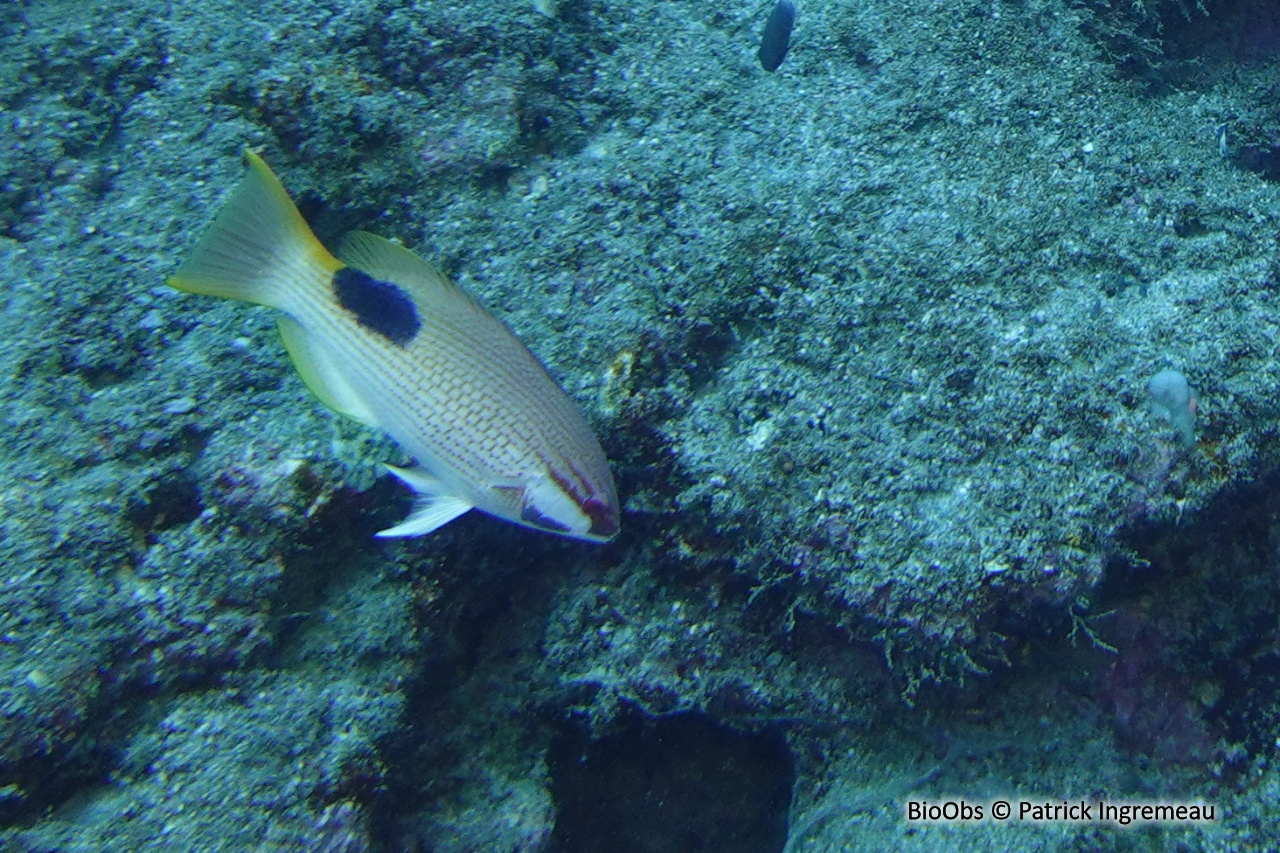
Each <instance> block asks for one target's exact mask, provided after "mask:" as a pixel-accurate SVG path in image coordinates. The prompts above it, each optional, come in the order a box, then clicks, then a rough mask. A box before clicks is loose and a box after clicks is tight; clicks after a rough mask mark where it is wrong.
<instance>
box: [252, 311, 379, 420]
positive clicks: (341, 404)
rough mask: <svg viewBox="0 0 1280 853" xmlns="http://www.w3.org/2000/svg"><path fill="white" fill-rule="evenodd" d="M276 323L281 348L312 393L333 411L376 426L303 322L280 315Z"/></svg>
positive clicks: (329, 356)
mask: <svg viewBox="0 0 1280 853" xmlns="http://www.w3.org/2000/svg"><path fill="white" fill-rule="evenodd" d="M276 322H277V325H278V326H279V327H280V337H281V338H283V339H284V347H285V349H287V350H288V351H289V358H291V359H292V360H293V366H294V367H296V368H297V370H298V375H299V376H301V377H302V381H303V382H305V383H306V385H307V388H309V389H310V390H311V393H312V394H315V395H316V396H317V397H319V398H320V402H321V403H324V404H325V405H326V406H328V407H329V408H330V409H333V410H334V411H335V412H338V413H339V414H343V415H346V416H347V417H349V418H354V419H356V420H358V421H360V422H361V423H364V424H368V425H369V426H371V427H377V426H378V419H377V418H376V417H374V414H373V412H372V411H371V410H370V409H369V406H368V404H367V403H365V401H364V400H362V399H361V398H360V395H359V394H357V393H356V391H355V389H354V388H353V387H352V386H351V383H350V382H348V381H347V378H346V377H345V376H343V375H342V372H341V371H340V370H339V369H338V368H337V365H336V364H335V363H334V359H333V357H332V356H331V355H329V354H328V353H327V352H325V351H324V349H323V348H322V347H321V346H319V345H318V344H317V343H316V341H315V339H314V336H312V335H309V334H308V333H307V330H306V329H305V328H303V326H302V324H301V323H299V322H298V321H297V320H295V319H293V318H292V317H289V316H283V317H280V318H279V319H278V320H277V321H276Z"/></svg>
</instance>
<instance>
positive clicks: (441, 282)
mask: <svg viewBox="0 0 1280 853" xmlns="http://www.w3.org/2000/svg"><path fill="white" fill-rule="evenodd" d="M245 156H246V157H247V158H248V160H249V170H248V173H247V175H246V176H245V178H244V180H243V181H242V182H241V183H240V185H239V186H238V187H237V188H236V190H235V191H234V192H233V193H232V195H231V198H230V200H229V201H228V202H227V203H226V206H225V207H224V208H223V209H222V211H221V212H220V213H219V214H218V216H217V218H216V219H215V220H214V222H213V224H212V225H211V226H210V228H209V230H208V232H207V233H206V234H205V235H204V236H203V237H202V238H201V239H200V241H199V242H198V243H197V244H196V247H195V249H194V250H193V251H192V253H191V257H190V258H188V259H187V261H186V263H184V264H183V265H182V267H181V268H180V269H179V270H178V272H177V273H176V274H175V275H174V276H173V278H171V279H169V283H170V284H171V285H173V286H174V287H176V288H178V289H179V290H185V291H188V292H190V293H203V294H208V295H210V296H224V297H228V298H231V299H242V300H245V301H247V302H256V303H258V304H261V305H269V306H271V307H272V308H278V309H280V310H281V311H283V312H284V316H282V317H280V320H279V324H280V333H281V335H282V336H283V337H284V343H285V347H286V348H287V349H288V351H289V355H290V356H291V357H292V359H293V363H294V365H295V366H296V367H297V369H298V373H300V374H301V375H302V378H303V380H304V381H305V382H306V384H307V387H309V388H310V389H311V390H312V392H313V393H315V395H316V396H317V397H319V398H320V400H321V401H322V402H323V403H325V404H326V405H327V406H329V407H330V408H332V409H334V410H335V411H338V412H341V413H342V414H344V415H348V416H350V417H353V418H355V419H356V420H359V421H362V422H364V423H366V424H369V425H370V426H373V427H377V428H378V429H381V430H383V431H384V432H386V433H387V434H388V435H390V436H391V437H392V438H394V439H395V440H396V441H397V442H398V443H399V444H400V445H401V446H402V447H403V448H404V449H405V450H406V451H407V452H408V453H409V455H411V456H412V457H413V458H414V460H415V461H416V463H417V465H416V466H415V467H413V468H407V469H401V468H393V467H391V466H387V467H388V469H389V470H390V471H391V472H392V473H394V474H395V475H396V476H397V477H399V478H400V479H401V480H403V481H404V482H405V483H407V484H408V485H409V486H410V487H412V488H413V490H414V491H415V492H416V493H417V497H418V500H417V503H416V504H415V505H414V508H413V512H412V513H411V514H410V515H409V517H408V518H407V519H405V520H404V521H403V522H401V523H400V524H397V525H396V526H395V527H392V528H390V529H388V530H384V531H382V532H381V533H379V534H378V535H379V536H418V535H422V534H425V533H430V532H431V531H433V530H435V529H436V528H438V527H440V526H441V525H443V524H447V523H448V522H449V521H452V520H453V519H454V518H457V517H458V516H459V515H461V514H462V513H464V512H466V511H467V510H469V509H472V508H475V509H480V510H483V511H484V512H487V513H489V514H491V515H495V516H497V517H498V518H503V519H506V520H508V521H513V522H515V523H516V524H523V525H525V526H528V527H533V528H537V529H538V530H545V531H549V532H551V533H559V534H562V535H564V536H571V537H574V538H577V539H588V540H593V541H598V542H604V541H608V540H610V539H612V538H613V537H614V536H615V535H616V534H617V532H618V515H619V512H618V497H617V493H616V492H615V490H614V485H613V477H612V476H611V475H610V473H609V463H608V461H607V460H606V459H605V456H604V452H603V451H602V450H601V449H600V444H599V442H597V441H596V438H595V436H594V435H593V434H592V432H591V428H590V427H589V426H587V422H586V420H585V419H584V418H583V416H582V413H581V412H580V411H579V410H578V408H577V407H576V406H575V405H574V404H573V402H572V401H571V400H570V399H569V398H568V396H566V395H565V393H564V392H563V391H562V390H560V387H559V386H558V385H556V383H555V380H553V379H552V378H551V377H550V376H549V375H548V374H547V371H546V370H545V369H544V368H543V367H542V365H541V364H540V363H539V362H538V360H537V359H536V358H535V357H534V356H533V354H532V353H530V352H529V350H528V349H527V348H525V346H524V344H522V343H520V341H519V340H517V339H516V337H515V335H513V334H512V333H511V330H510V329H508V328H507V327H506V326H505V325H504V324H503V323H502V322H501V321H499V320H498V319H497V318H495V317H494V316H493V315H492V314H490V313H489V312H488V311H486V310H485V308H484V306H482V305H481V304H480V303H479V302H477V301H476V300H475V299H474V298H473V297H471V296H470V295H468V294H467V293H466V292H465V291H463V290H462V289H461V288H460V287H458V286H457V285H456V284H454V283H453V282H451V281H449V280H448V279H447V278H445V277H444V276H443V275H442V274H441V273H439V272H438V271H437V270H436V269H435V268H434V267H433V266H431V265H430V264H429V263H427V262H426V261H424V260H422V259H421V258H419V257H418V256H417V255H415V254H414V253H412V252H410V251H409V250H408V249H406V248H404V247H403V246H399V245H397V244H395V243H391V242H389V241H387V240H384V239H382V238H380V237H375V236H373V235H372V234H364V233H356V234H352V235H351V236H349V237H348V238H347V239H346V240H345V241H344V242H343V244H342V247H341V249H340V250H339V251H338V255H337V257H334V256H333V255H331V254H330V253H329V252H328V251H327V250H326V249H325V247H324V246H322V245H321V244H320V241H319V240H317V239H316V237H315V235H314V234H312V233H311V229H310V228H308V227H307V224H306V222H305V221H304V220H303V218H302V216H301V214H299V213H298V209H297V208H296V207H294V204H293V202H292V201H291V200H290V198H289V194H288V192H286V191H285V188H284V187H283V186H282V185H281V184H280V181H279V180H277V179H276V176H275V175H274V174H272V172H271V169H270V168H269V167H268V166H267V164H266V163H265V162H263V160H262V158H260V157H258V156H257V155H255V154H253V153H252V152H246V154H245Z"/></svg>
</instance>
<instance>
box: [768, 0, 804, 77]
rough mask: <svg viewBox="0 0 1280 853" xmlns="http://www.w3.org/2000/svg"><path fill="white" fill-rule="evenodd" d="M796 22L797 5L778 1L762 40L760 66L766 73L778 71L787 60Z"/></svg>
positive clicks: (786, 1)
mask: <svg viewBox="0 0 1280 853" xmlns="http://www.w3.org/2000/svg"><path fill="white" fill-rule="evenodd" d="M795 22H796V4H795V3H793V2H792V0H778V5H776V6H774V7H773V11H772V12H770V13H769V20H767V21H765V24H764V37H763V38H761V39H760V64H761V65H763V66H764V70H765V71H777V70H778V66H779V65H781V64H782V60H784V59H786V58H787V48H789V47H790V46H791V28H792V27H793V26H794V25H795Z"/></svg>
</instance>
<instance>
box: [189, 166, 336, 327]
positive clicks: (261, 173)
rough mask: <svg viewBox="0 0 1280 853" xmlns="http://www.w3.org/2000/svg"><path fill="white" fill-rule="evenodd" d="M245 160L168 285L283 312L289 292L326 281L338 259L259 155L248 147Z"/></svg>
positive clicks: (286, 308)
mask: <svg viewBox="0 0 1280 853" xmlns="http://www.w3.org/2000/svg"><path fill="white" fill-rule="evenodd" d="M245 159H247V160H248V161H249V170H248V172H247V173H246V174H245V177H244V179H243V180H242V181H241V182H240V185H239V186H237V187H236V188H235V190H234V191H233V192H232V193H231V198H230V199H229V200H228V201H227V203H226V205H225V206H224V207H223V208H222V210H221V211H220V212H219V213H218V215H217V217H216V218H215V219H214V220H213V224H212V225H210V226H209V230H208V231H207V232H205V234H204V236H203V237H201V238H200V241H199V242H198V243H196V246H195V248H194V249H193V250H192V252H191V256H190V257H189V258H187V260H186V262H185V263H183V265H182V266H181V267H180V268H179V269H178V271H177V272H176V273H174V275H173V277H171V278H170V279H169V284H170V285H172V286H173V287H176V288H177V289H178V290H185V291H187V292H188V293H201V294H205V295H208V296H223V297H226V298H228V299H240V300H243V301H245V302H256V303H258V304H259V305H270V306H272V307H273V308H284V309H285V310H288V307H289V305H288V302H289V294H290V293H291V292H294V291H295V290H296V289H298V288H299V287H303V286H305V285H307V284H309V283H311V282H313V281H315V280H316V278H317V277H322V278H323V279H325V280H327V279H328V277H329V276H331V275H332V274H333V273H334V272H335V271H336V270H338V269H340V268H341V267H342V262H341V261H339V260H337V259H336V258H334V257H333V255H331V254H329V252H328V251H327V250H326V249H325V248H324V246H322V245H321V244H320V241H319V240H317V239H316V237H315V235H314V234H312V233H311V229H310V228H309V227H307V223H306V221H305V220H304V219H303V218H302V214H300V213H298V208H297V207H295V206H294V204H293V200H292V199H290V198H289V193H288V192H287V191H286V190H285V188H284V186H283V185H282V184H281V183H280V181H279V179H278V178H276V176H275V175H274V174H273V173H272V171H271V168H270V167H269V166H267V164H266V163H265V162H264V161H263V159H262V158H261V157H259V156H258V155H257V154H254V153H253V152H252V151H247V150H246V151H245Z"/></svg>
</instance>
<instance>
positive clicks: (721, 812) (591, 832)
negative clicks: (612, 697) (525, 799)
mask: <svg viewBox="0 0 1280 853" xmlns="http://www.w3.org/2000/svg"><path fill="white" fill-rule="evenodd" d="M548 763H549V764H550V767H551V788H552V796H553V797H554V799H555V803H556V826H555V831H554V832H553V834H552V836H551V843H550V845H549V847H548V851H549V853H700V851H706V853H776V851H781V850H782V849H783V847H784V846H785V845H786V840H787V813H788V810H789V809H790V805H791V788H792V785H793V784H794V782H795V768H794V766H793V762H792V758H791V753H790V751H789V750H788V748H787V744H786V740H785V739H784V738H783V737H782V735H781V734H780V733H778V732H776V731H769V730H765V731H762V732H757V733H743V732H738V731H735V730H733V729H730V728H728V727H726V726H722V725H719V724H717V723H715V722H713V721H712V720H710V719H709V718H707V717H705V716H702V715H700V714H677V715H673V716H670V717H661V718H658V719H652V718H648V717H645V716H643V715H641V714H638V713H633V714H631V715H629V716H628V717H626V718H624V719H623V720H621V721H620V722H619V725H618V727H617V728H616V730H615V731H614V732H613V733H611V734H609V735H607V736H605V737H602V738H600V739H598V740H592V739H591V737H590V734H589V732H588V731H587V729H586V727H585V726H581V725H578V724H576V723H573V724H570V725H569V726H568V727H567V728H566V729H565V730H564V731H563V732H562V733H561V735H560V737H558V738H557V739H556V741H555V742H554V743H553V745H552V747H551V751H550V754H549V756H548Z"/></svg>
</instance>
